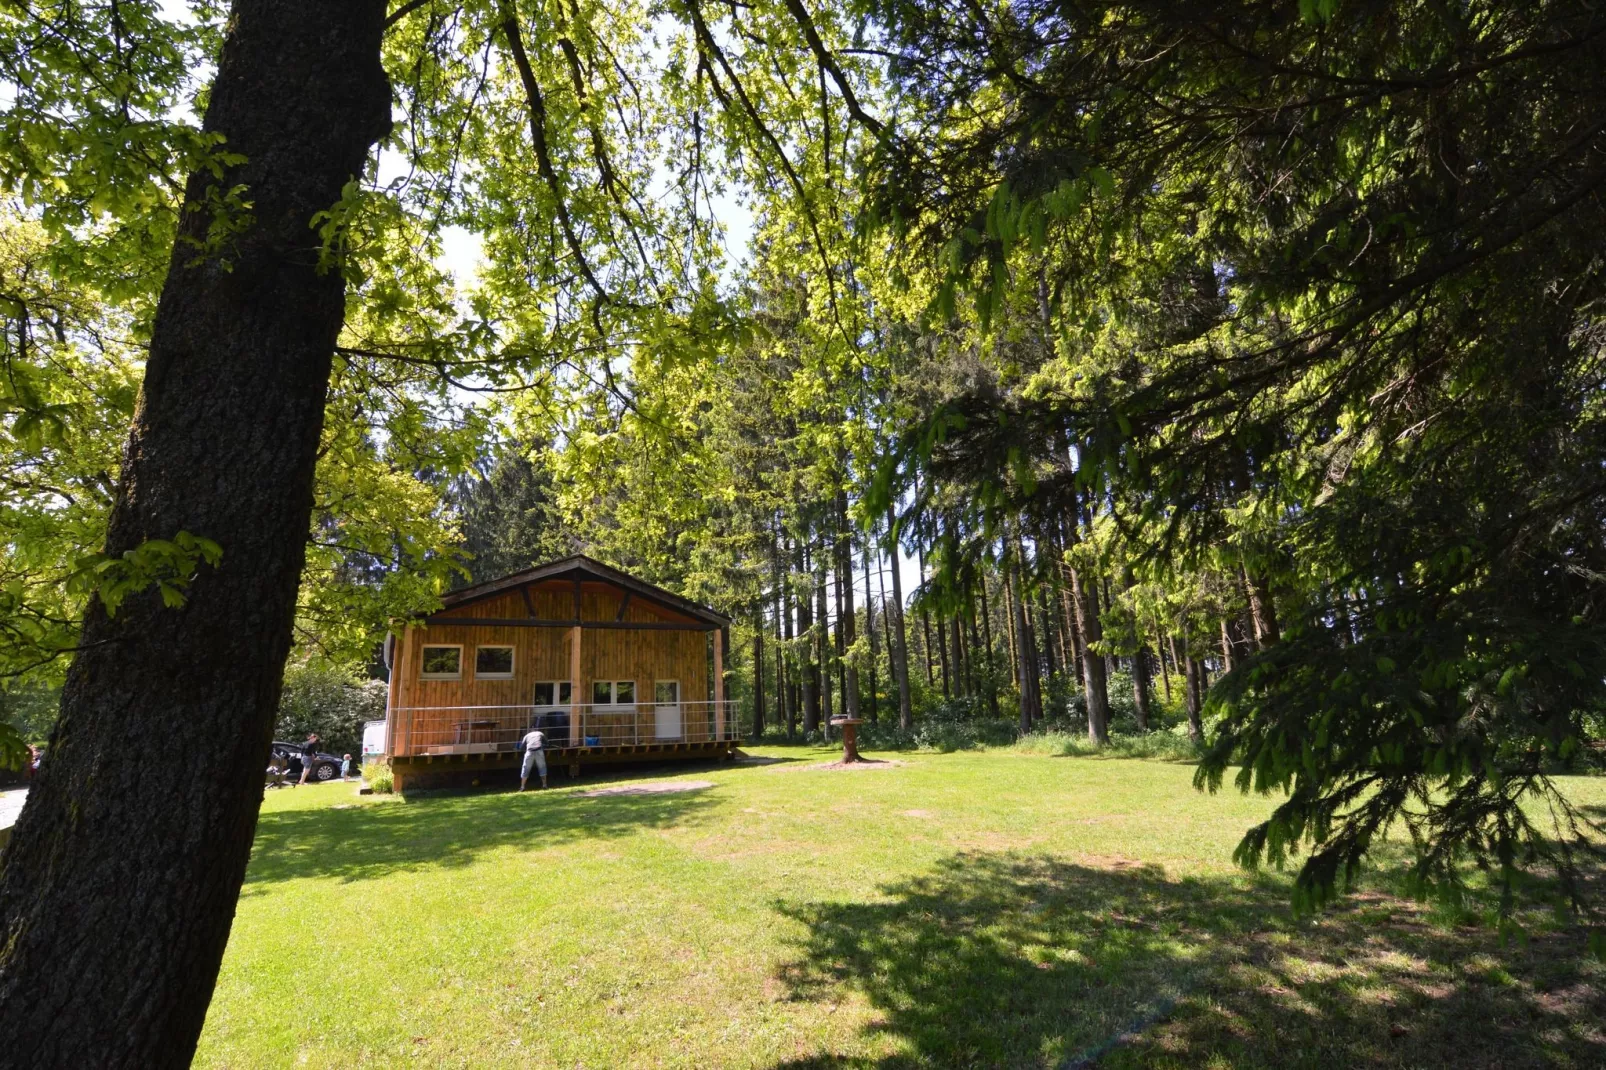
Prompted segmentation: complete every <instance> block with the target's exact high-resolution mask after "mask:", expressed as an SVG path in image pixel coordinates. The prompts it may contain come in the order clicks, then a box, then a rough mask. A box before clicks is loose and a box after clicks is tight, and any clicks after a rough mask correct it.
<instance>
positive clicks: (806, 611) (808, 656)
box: [797, 540, 820, 737]
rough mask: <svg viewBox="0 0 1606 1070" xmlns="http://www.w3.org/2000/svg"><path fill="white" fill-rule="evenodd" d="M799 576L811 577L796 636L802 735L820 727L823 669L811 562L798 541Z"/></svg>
mask: <svg viewBox="0 0 1606 1070" xmlns="http://www.w3.org/2000/svg"><path fill="white" fill-rule="evenodd" d="M797 565H798V574H799V575H803V576H809V577H810V587H809V590H807V591H799V592H797V637H798V638H799V639H800V640H802V641H803V664H802V665H801V666H799V668H800V669H802V671H803V735H804V736H805V737H807V736H808V734H809V733H810V732H813V731H816V730H817V729H818V728H819V727H820V666H819V663H818V661H817V660H816V657H815V650H816V647H817V646H818V645H819V644H818V640H817V638H816V636H815V634H814V616H813V610H812V608H811V605H812V603H813V599H814V590H813V579H812V572H811V568H810V562H809V560H808V557H807V556H806V555H805V553H804V551H803V547H802V540H799V546H798V550H797Z"/></svg>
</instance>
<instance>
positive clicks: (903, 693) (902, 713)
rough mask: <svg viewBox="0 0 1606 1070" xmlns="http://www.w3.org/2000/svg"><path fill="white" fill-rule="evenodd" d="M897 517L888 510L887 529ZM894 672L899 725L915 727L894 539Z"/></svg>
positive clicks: (899, 577) (907, 647) (896, 550)
mask: <svg viewBox="0 0 1606 1070" xmlns="http://www.w3.org/2000/svg"><path fill="white" fill-rule="evenodd" d="M896 519H897V518H896V517H894V516H893V515H892V510H890V509H888V510H887V531H888V533H889V534H890V533H892V532H896V531H897V530H898V529H897V527H896V523H895V521H896ZM891 541H892V644H893V645H892V672H893V675H894V676H896V677H897V680H898V727H900V728H902V729H904V730H905V731H907V730H909V729H910V728H913V727H914V723H915V720H914V708H913V706H912V704H911V703H910V701H909V635H908V632H907V631H905V629H904V626H903V577H902V576H900V575H899V569H898V541H897V539H895V538H894V539H892V540H891Z"/></svg>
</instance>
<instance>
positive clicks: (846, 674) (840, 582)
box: [836, 493, 870, 718]
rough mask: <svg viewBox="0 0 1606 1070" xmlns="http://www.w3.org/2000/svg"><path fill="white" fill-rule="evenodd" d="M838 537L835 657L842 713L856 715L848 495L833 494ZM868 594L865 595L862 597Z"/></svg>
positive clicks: (855, 635)
mask: <svg viewBox="0 0 1606 1070" xmlns="http://www.w3.org/2000/svg"><path fill="white" fill-rule="evenodd" d="M836 508H837V524H838V528H839V531H840V534H839V536H838V542H837V546H838V550H837V570H836V590H837V599H836V615H837V624H836V635H837V640H836V643H837V657H838V659H840V660H841V662H842V712H843V713H844V714H845V715H847V716H848V717H853V718H857V717H858V716H859V666H858V664H857V663H856V662H855V661H854V660H853V655H852V654H851V653H850V651H852V649H853V644H854V643H856V642H858V638H859V637H858V620H857V617H858V611H857V610H856V609H854V606H853V540H852V537H851V536H850V535H849V534H848V496H847V495H846V494H840V493H839V494H838V495H837V506H836ZM869 597H870V596H869V594H868V593H867V594H866V595H865V598H866V600H868V599H869Z"/></svg>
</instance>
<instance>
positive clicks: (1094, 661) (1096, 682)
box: [1071, 568, 1110, 743]
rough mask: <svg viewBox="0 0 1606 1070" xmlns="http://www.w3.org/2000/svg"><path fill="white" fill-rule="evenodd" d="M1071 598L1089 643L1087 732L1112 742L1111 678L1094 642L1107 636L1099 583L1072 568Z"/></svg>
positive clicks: (1086, 651) (1084, 658)
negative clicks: (1101, 616) (1084, 579)
mask: <svg viewBox="0 0 1606 1070" xmlns="http://www.w3.org/2000/svg"><path fill="white" fill-rule="evenodd" d="M1071 598H1072V602H1073V604H1074V605H1075V606H1076V623H1077V626H1078V628H1079V629H1080V631H1081V633H1082V639H1083V641H1084V643H1085V644H1086V645H1085V646H1084V647H1083V651H1082V675H1083V677H1084V678H1085V679H1086V680H1087V689H1086V690H1085V691H1084V692H1083V694H1084V695H1085V696H1086V698H1087V735H1088V738H1089V739H1091V740H1093V741H1094V742H1095V743H1108V742H1109V739H1110V691H1109V678H1108V677H1107V676H1106V675H1105V665H1104V655H1102V654H1098V653H1095V652H1094V650H1093V644H1094V643H1097V642H1098V641H1099V640H1100V639H1102V638H1103V637H1104V632H1103V626H1102V625H1101V624H1100V623H1099V596H1098V589H1097V586H1096V585H1094V584H1084V583H1083V582H1082V576H1081V574H1080V573H1079V572H1078V571H1077V570H1076V569H1074V568H1073V569H1071Z"/></svg>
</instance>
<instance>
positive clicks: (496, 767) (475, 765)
mask: <svg viewBox="0 0 1606 1070" xmlns="http://www.w3.org/2000/svg"><path fill="white" fill-rule="evenodd" d="M736 746H737V741H736V740H731V739H726V740H718V741H704V742H694V743H684V742H668V743H627V744H623V745H620V746H610V747H602V746H598V747H583V746H582V747H552V746H549V747H547V748H546V761H547V770H548V775H550V776H556V775H557V774H558V773H560V772H562V771H563V769H564V767H565V766H567V767H568V772H569V775H570V776H579V775H580V769H581V767H582V766H586V765H612V764H616V763H621V762H654V761H676V760H684V761H728V760H730V759H731V758H733V757H735V754H736ZM523 760H524V756H523V755H522V754H521V753H519V752H517V751H492V752H478V753H469V754H419V755H413V756H410V757H403V756H400V755H398V756H396V757H394V758H392V759H391V760H390V768H391V772H392V774H393V776H394V777H395V783H396V790H397V791H399V792H403V793H405V792H407V791H408V790H410V789H411V790H422V789H426V788H442V787H467V786H470V785H471V784H473V783H474V782H475V781H478V780H480V779H482V774H486V773H492V774H494V773H498V772H502V771H506V774H507V776H508V778H509V779H510V780H511V779H514V776H515V774H516V771H517V770H518V768H519V766H520V764H521V763H522V762H523Z"/></svg>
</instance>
